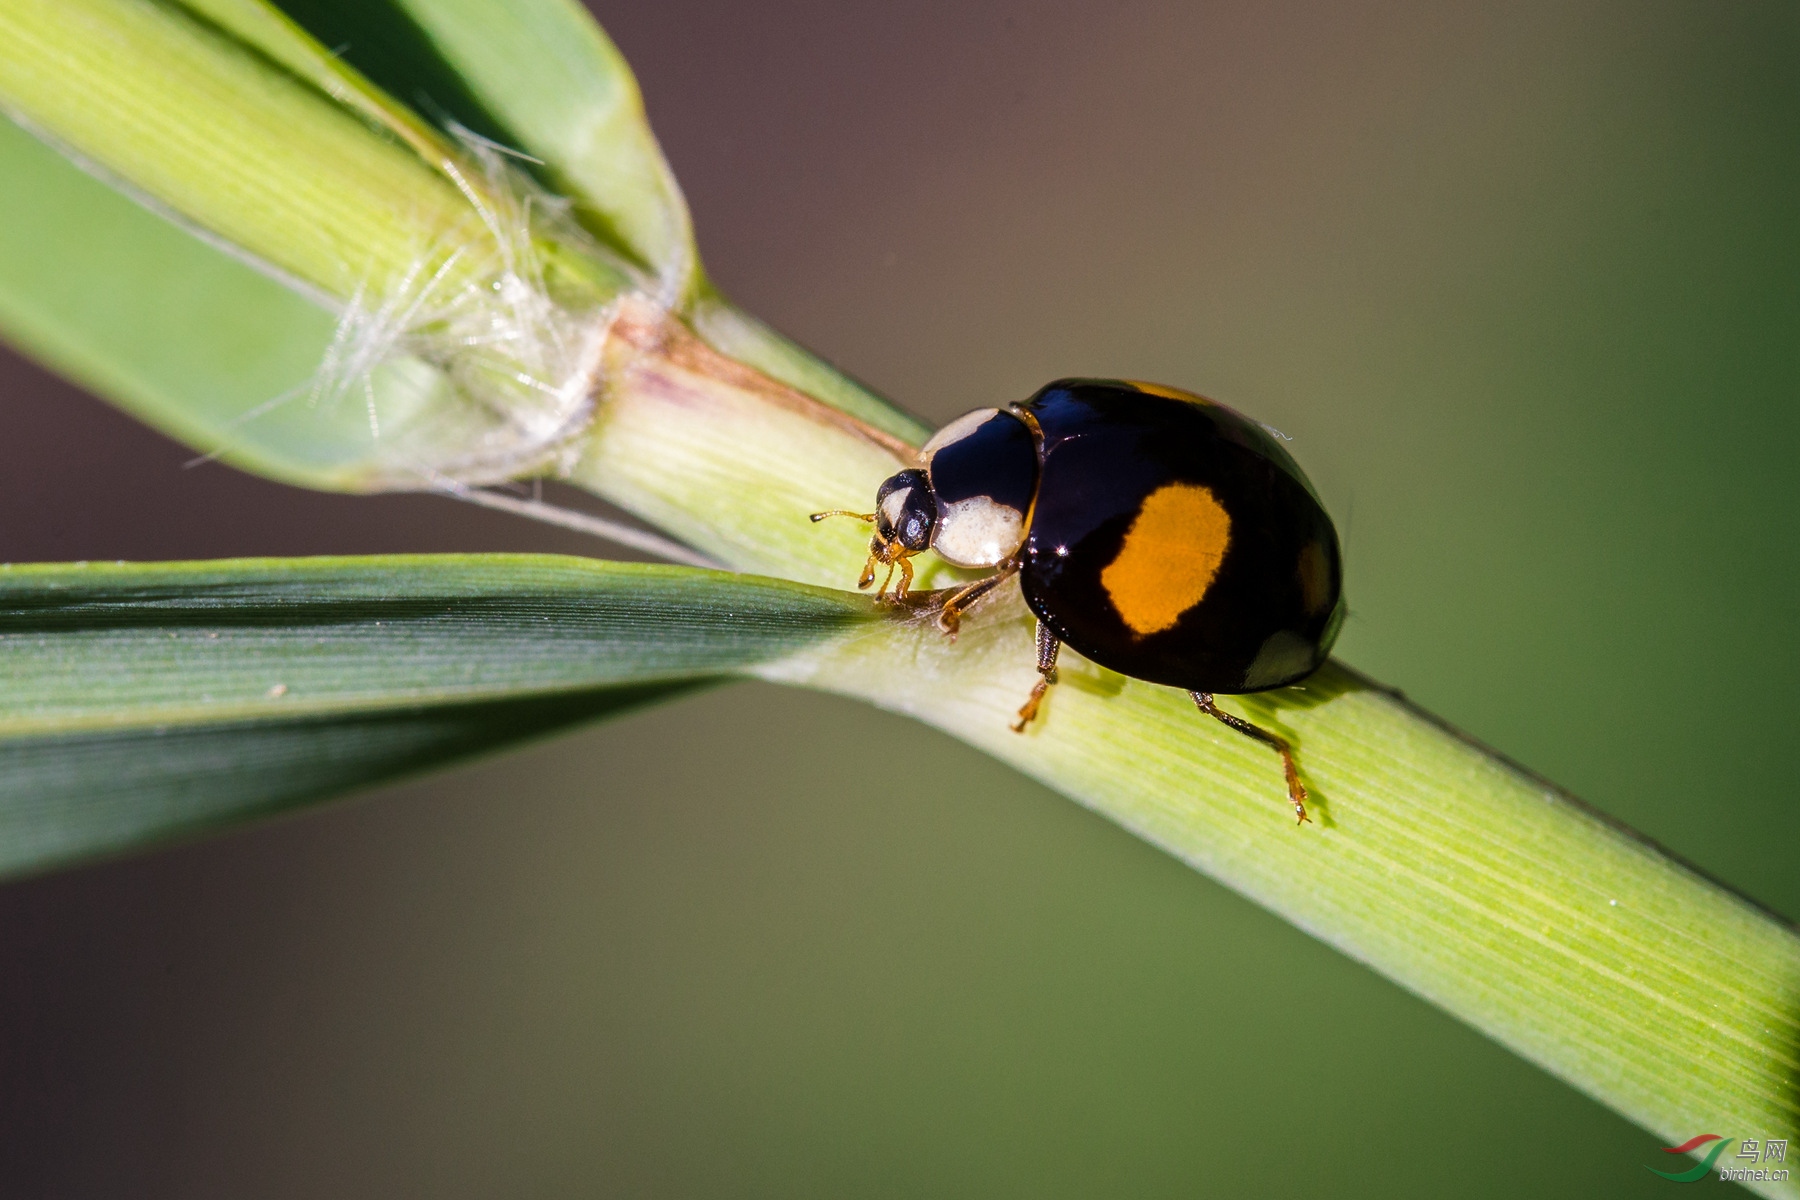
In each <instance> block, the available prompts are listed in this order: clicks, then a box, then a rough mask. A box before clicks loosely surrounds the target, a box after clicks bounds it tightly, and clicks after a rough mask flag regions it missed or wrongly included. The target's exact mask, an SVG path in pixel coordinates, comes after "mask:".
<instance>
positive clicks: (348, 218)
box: [0, 0, 481, 297]
mask: <svg viewBox="0 0 1800 1200" xmlns="http://www.w3.org/2000/svg"><path fill="white" fill-rule="evenodd" d="M0 102H3V103H4V104H5V105H6V106H7V107H8V108H9V109H10V110H11V111H12V112H14V113H16V114H17V115H18V116H20V117H21V118H23V119H24V120H26V121H27V122H29V123H30V124H32V125H33V126H34V127H36V128H39V129H42V130H45V131H47V132H48V133H49V134H51V135H53V136H54V137H56V138H57V139H59V140H60V141H62V142H63V143H65V144H66V145H68V146H69V147H70V148H71V149H73V150H74V151H75V152H76V153H78V154H81V155H83V156H84V157H86V158H87V159H88V160H90V161H91V162H93V163H96V164H98V165H99V166H100V167H102V168H103V169H104V170H106V171H107V172H109V173H111V174H112V175H113V176H115V177H117V178H118V179H119V180H121V181H122V182H123V183H125V184H126V185H128V186H130V187H132V188H135V189H137V190H138V191H139V192H140V193H142V194H143V195H144V196H146V197H147V198H149V199H151V200H153V201H155V202H157V203H159V204H162V205H165V206H167V208H168V209H169V210H170V211H172V212H174V213H178V214H180V215H181V216H182V217H184V218H185V219H187V220H189V221H191V222H193V223H194V224H195V225H196V226H198V227H199V228H202V229H205V230H207V231H209V232H210V233H211V234H213V235H215V236H217V237H219V238H222V239H224V240H225V241H226V242H228V243H230V244H231V245H234V246H237V247H241V248H242V249H243V250H244V251H246V252H247V253H249V254H251V255H254V256H255V257H256V258H257V259H258V260H259V261H261V262H264V263H267V264H270V266H272V267H273V268H274V269H276V270H279V271H282V272H285V273H286V274H287V275H288V276H290V277H291V278H292V279H294V280H295V281H296V282H297V283H299V284H301V285H303V286H306V287H310V288H313V289H316V290H317V291H318V292H319V293H320V294H322V295H325V296H334V297H346V296H350V295H352V294H354V293H355V292H356V291H357V290H358V289H359V288H373V289H375V290H376V291H378V292H379V291H384V290H386V289H388V288H390V287H391V286H392V284H393V282H394V281H396V280H398V279H399V278H400V277H402V276H403V275H405V274H406V273H407V272H408V271H409V270H411V269H412V268H413V267H414V266H415V265H416V264H417V263H418V262H419V260H420V259H421V258H422V257H424V256H427V255H428V253H429V251H430V250H431V249H432V247H433V246H434V244H441V245H445V246H456V245H462V244H464V243H476V242H478V241H479V238H480V234H481V227H480V223H479V221H478V220H477V218H476V215H475V214H474V212H473V211H472V210H471V209H470V208H469V205H468V204H467V202H466V201H465V200H464V199H463V197H462V196H460V195H459V194H458V193H457V191H456V189H455V188H453V187H452V186H451V185H450V183H449V182H448V181H447V180H445V179H443V178H442V177H441V176H440V175H438V174H437V173H436V172H435V171H434V170H432V168H431V167H430V166H428V165H427V164H426V163H425V162H424V161H423V160H421V159H420V158H419V157H418V156H417V155H416V154H414V153H413V152H412V151H411V150H409V149H407V148H406V147H404V146H402V145H399V144H398V143H396V142H394V141H391V140H389V139H387V138H384V137H381V136H379V135H377V134H376V133H374V132H373V131H372V130H371V129H370V128H369V127H368V126H367V125H366V124H365V123H364V122H363V121H362V120H360V119H359V118H358V117H356V116H355V115H353V114H352V113H351V112H350V111H349V110H347V109H346V108H344V107H343V106H342V105H340V104H338V103H336V102H334V101H332V100H330V99H329V98H327V97H325V96H324V95H322V94H320V93H319V92H317V91H315V90H314V89H313V88H312V87H310V86H308V85H306V84H305V83H302V82H301V81H299V80H298V79H296V78H294V77H293V76H292V75H291V74H289V73H288V72H286V71H284V70H282V69H281V68H280V67H279V66H277V65H276V64H275V63H273V62H271V61H270V60H268V59H266V58H264V57H262V56H261V55H259V54H256V53H253V52H252V51H251V50H249V49H248V48H246V47H245V46H243V45H242V44H241V43H238V42H236V41H235V40H233V39H232V38H230V37H229V36H228V35H227V34H225V33H224V32H223V31H221V30H219V29H218V28H217V27H216V26H213V25H211V24H209V23H205V22H202V21H199V20H197V19H196V18H195V17H193V16H192V15H191V14H189V13H187V12H186V11H184V10H182V9H179V8H175V7H172V6H169V5H164V4H158V3H154V2H153V0H13V2H12V3H9V4H6V5H4V6H0Z"/></svg>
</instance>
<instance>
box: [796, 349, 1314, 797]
mask: <svg viewBox="0 0 1800 1200" xmlns="http://www.w3.org/2000/svg"><path fill="white" fill-rule="evenodd" d="M830 516H850V517H855V518H857V519H859V520H864V521H869V522H871V523H872V524H873V525H874V526H875V534H874V537H873V538H872V539H871V540H870V542H869V558H868V561H867V562H866V563H865V564H864V566H863V572H862V577H861V578H860V579H859V580H858V582H857V586H858V587H859V588H867V587H868V586H869V585H870V584H872V583H873V582H874V581H875V574H876V572H877V570H878V569H879V568H881V567H886V569H887V573H886V576H885V578H884V579H883V580H882V584H881V587H880V588H879V589H877V592H876V595H877V597H878V598H880V597H884V596H885V595H886V594H887V590H888V585H889V583H890V582H891V581H892V579H893V576H894V573H895V571H896V570H898V572H899V574H900V582H899V586H898V587H896V588H895V589H894V597H895V599H896V600H904V599H905V598H906V594H907V591H908V589H909V588H910V586H911V584H912V578H913V569H912V566H911V564H910V563H909V562H908V561H907V560H908V559H910V558H911V557H912V556H913V555H915V554H919V553H922V552H923V551H925V550H927V549H930V550H935V551H936V552H937V554H938V556H939V557H940V558H943V559H944V560H946V561H948V562H950V563H953V564H955V565H956V566H959V567H974V568H987V569H991V570H992V572H993V573H992V574H990V575H989V576H987V577H986V578H984V579H980V580H978V581H976V582H974V583H971V584H969V585H967V586H965V587H963V588H960V589H958V590H956V591H955V592H953V593H952V594H951V595H950V596H949V597H948V598H946V599H945V601H944V602H943V605H942V607H941V609H940V610H939V614H938V624H939V627H940V628H941V629H942V630H943V631H944V632H945V633H946V634H949V635H950V636H952V637H954V636H955V634H956V630H957V627H958V624H959V622H960V620H961V616H962V613H963V612H964V610H966V609H967V608H968V607H969V606H970V605H972V604H973V603H975V601H977V600H979V599H980V598H981V597H982V596H984V595H986V594H987V593H988V592H990V591H992V590H993V589H994V588H995V587H996V586H998V585H999V584H1001V583H1002V582H1004V581H1006V580H1008V579H1011V578H1012V577H1014V576H1017V577H1018V579H1019V586H1020V588H1021V590H1022V591H1023V592H1024V595H1025V603H1026V604H1027V605H1029V606H1030V608H1031V611H1032V612H1033V613H1034V614H1035V615H1036V617H1037V659H1038V680H1037V683H1036V684H1035V686H1033V688H1032V690H1031V695H1030V697H1029V698H1028V699H1027V700H1026V701H1025V704H1024V706H1023V707H1022V708H1020V709H1019V714H1018V719H1017V720H1016V721H1014V722H1013V725H1012V728H1013V729H1014V730H1015V731H1017V732H1020V733H1023V732H1024V731H1025V727H1026V726H1027V725H1028V724H1029V723H1030V722H1031V721H1032V720H1033V719H1034V718H1035V717H1036V716H1037V713H1038V708H1039V706H1040V705H1041V704H1042V702H1043V699H1044V695H1045V693H1046V691H1048V689H1049V687H1050V685H1052V684H1054V683H1055V682H1056V657H1057V651H1058V650H1059V649H1060V648H1061V646H1062V645H1063V644H1064V643H1067V644H1068V645H1069V646H1071V647H1073V648H1074V649H1075V650H1077V651H1079V652H1080V653H1081V654H1082V655H1084V656H1085V657H1087V658H1088V659H1090V660H1092V661H1093V662H1096V663H1098V664H1100V665H1101V666H1103V667H1108V668H1111V669H1112V670H1114V671H1118V672H1119V673H1120V674H1123V675H1130V676H1132V677H1134V678H1137V679H1143V680H1146V681H1148V682H1150V683H1158V684H1165V685H1167V686H1170V687H1178V688H1181V689H1182V690H1184V691H1186V692H1187V693H1188V694H1189V695H1190V696H1192V697H1193V700H1194V703H1195V704H1196V705H1198V706H1199V709H1200V711H1201V712H1203V713H1205V714H1207V715H1208V716H1211V717H1214V718H1216V719H1218V720H1219V721H1222V722H1224V723H1225V724H1226V725H1228V726H1230V727H1231V728H1232V729H1235V730H1237V731H1238V732H1240V733H1242V734H1245V735H1246V736H1248V737H1252V738H1255V739H1256V740H1257V741H1260V742H1262V743H1264V744H1265V745H1267V746H1269V747H1270V748H1272V749H1273V750H1275V751H1276V752H1277V753H1278V754H1280V755H1281V759H1282V765H1283V767H1284V768H1285V770H1286V774H1287V789H1288V798H1289V800H1290V801H1291V802H1292V803H1293V806H1294V812H1295V814H1296V815H1297V816H1298V818H1299V819H1300V820H1301V821H1305V820H1307V819H1308V817H1307V815H1306V788H1305V786H1304V785H1303V784H1302V783H1301V782H1300V777H1299V774H1298V773H1297V771H1296V769H1295V765H1294V755H1293V751H1292V749H1291V748H1290V747H1289V745H1288V743H1287V742H1286V741H1285V740H1284V739H1283V738H1281V737H1279V736H1277V735H1276V734H1274V733H1271V732H1269V731H1268V730H1266V729H1262V728H1260V727H1259V726H1256V725H1253V724H1251V723H1250V722H1249V721H1246V720H1244V719H1242V718H1241V717H1236V716H1233V715H1231V714H1230V713H1227V712H1223V711H1221V710H1220V709H1219V708H1218V707H1217V706H1216V705H1215V704H1214V703H1213V697H1214V696H1215V695H1218V694H1242V693H1247V692H1260V691H1266V690H1268V689H1270V688H1278V687H1284V686H1286V685H1288V684H1291V683H1294V682H1297V681H1298V680H1301V679H1304V678H1306V677H1307V676H1308V675H1310V674H1312V673H1313V672H1314V671H1315V670H1317V669H1318V668H1319V666H1320V664H1322V663H1323V662H1324V661H1325V657H1326V655H1327V654H1328V653H1329V652H1330V650H1331V644H1332V642H1333V641H1335V640H1336V638H1337V633H1338V628H1339V626H1340V625H1342V623H1343V618H1344V599H1343V588H1342V581H1343V567H1342V560H1341V556H1340V552H1339V548H1338V539H1337V531H1336V529H1335V528H1334V527H1333V526H1332V523H1331V518H1330V517H1329V516H1328V515H1327V514H1326V512H1325V508H1324V506H1323V505H1322V504H1321V503H1320V502H1319V498H1318V496H1317V495H1316V494H1315V493H1314V492H1313V489H1312V485H1311V484H1310V483H1308V482H1307V479H1306V476H1305V475H1304V474H1302V473H1301V471H1300V468H1299V466H1298V465H1296V464H1295V462H1294V460H1293V458H1292V457H1290V456H1289V454H1288V453H1287V451H1286V450H1285V449H1283V448H1282V446H1281V443H1280V441H1279V440H1277V438H1276V437H1274V436H1272V435H1271V434H1270V432H1269V430H1268V429H1267V428H1265V427H1264V426H1262V425H1259V424H1258V423H1256V422H1255V421H1252V420H1250V419H1249V418H1247V417H1245V416H1243V415H1242V414H1240V413H1237V412H1235V411H1233V410H1232V409H1229V408H1227V407H1225V406H1224V405H1223V404H1218V403H1215V402H1214V401H1211V400H1207V399H1205V398H1204V397H1201V396H1196V395H1193V394H1192V393H1189V392H1183V391H1178V390H1177V389H1175V388H1169V387H1163V386H1160V385H1157V384H1150V383H1140V382H1137V381H1131V380H1114V379H1060V380H1057V381H1056V382H1055V383H1052V384H1050V385H1049V386H1047V387H1045V388H1043V389H1042V390H1040V391H1039V392H1038V393H1037V394H1036V395H1034V396H1032V397H1031V398H1030V399H1029V400H1026V401H1025V402H1024V403H1022V404H1014V405H1010V406H1008V407H1007V408H1004V409H1000V408H978V409H976V410H975V411H974V412H971V413H968V414H966V415H964V416H962V417H959V418H957V419H956V420H954V421H952V422H950V424H948V425H946V426H944V427H943V428H942V429H940V430H938V432H937V433H936V434H935V435H933V436H932V438H931V440H930V441H928V442H926V443H925V446H924V448H923V449H922V450H920V451H919V465H918V466H917V467H914V468H910V469H908V470H904V471H901V472H899V473H898V474H896V475H894V476H892V477H891V478H889V479H887V480H886V481H884V482H883V483H882V484H881V486H880V488H879V489H878V490H877V491H876V494H875V511H874V512H872V513H855V512H847V511H841V510H838V511H833V512H828V513H815V514H813V517H812V519H813V520H814V521H820V520H823V519H825V518H826V517H830Z"/></svg>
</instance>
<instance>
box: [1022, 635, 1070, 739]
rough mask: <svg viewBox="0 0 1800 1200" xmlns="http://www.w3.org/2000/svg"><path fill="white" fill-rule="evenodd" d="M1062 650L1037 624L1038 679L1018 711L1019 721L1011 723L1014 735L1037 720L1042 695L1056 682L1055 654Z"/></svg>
mask: <svg viewBox="0 0 1800 1200" xmlns="http://www.w3.org/2000/svg"><path fill="white" fill-rule="evenodd" d="M1061 649H1062V643H1061V642H1059V641H1057V640H1056V635H1055V634H1053V633H1051V632H1050V630H1049V629H1048V628H1046V627H1045V625H1044V623H1043V622H1042V621H1039V622H1038V623H1037V656H1038V679H1037V682H1036V683H1034V684H1032V685H1031V695H1030V696H1028V697H1026V699H1025V703H1024V705H1023V706H1022V707H1021V708H1020V709H1019V719H1018V720H1016V721H1014V722H1013V723H1012V731H1013V732H1014V733H1024V732H1025V727H1026V726H1027V725H1029V724H1031V723H1032V721H1034V720H1036V719H1037V715H1038V705H1040V704H1042V703H1043V702H1044V693H1045V692H1047V691H1049V690H1050V685H1051V684H1053V683H1055V682H1056V652H1057V651H1058V650H1061Z"/></svg>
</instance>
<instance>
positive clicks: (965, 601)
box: [938, 561, 1019, 641]
mask: <svg viewBox="0 0 1800 1200" xmlns="http://www.w3.org/2000/svg"><path fill="white" fill-rule="evenodd" d="M1018 573H1019V564H1018V562H1017V561H1013V562H1008V563H1002V564H1001V565H1000V570H999V571H998V572H997V573H996V574H993V575H989V576H988V577H987V578H986V579H977V580H976V581H975V582H974V583H971V584H969V585H968V586H967V587H964V588H962V589H960V590H958V591H956V592H953V593H951V596H950V598H949V599H948V600H946V601H944V606H943V607H942V608H940V609H939V610H938V628H939V629H941V630H943V631H944V633H945V635H946V636H948V637H949V638H950V640H951V641H955V640H956V631H957V630H958V629H960V628H961V627H962V615H963V610H964V609H966V608H968V607H970V606H971V605H973V604H974V603H975V602H976V601H977V600H979V599H981V598H982V597H983V596H985V595H987V594H988V593H989V592H991V591H993V590H994V589H995V588H996V587H998V586H999V585H1000V584H1002V583H1005V582H1006V581H1007V580H1008V579H1011V578H1012V577H1013V576H1014V575H1017V574H1018Z"/></svg>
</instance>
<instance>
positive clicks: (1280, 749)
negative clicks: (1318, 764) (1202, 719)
mask: <svg viewBox="0 0 1800 1200" xmlns="http://www.w3.org/2000/svg"><path fill="white" fill-rule="evenodd" d="M1188 695H1190V696H1192V697H1193V698H1194V703H1195V704H1197V705H1199V706H1200V711H1201V712H1203V713H1205V714H1206V715H1207V716H1209V717H1213V718H1216V719H1217V720H1219V721H1221V722H1223V723H1224V724H1226V725H1229V726H1231V727H1232V728H1233V729H1235V730H1237V731H1238V732H1239V733H1241V734H1243V735H1244V736H1245V737H1252V738H1255V739H1256V740H1257V741H1259V742H1261V743H1262V744H1263V745H1265V746H1268V747H1270V748H1271V749H1273V750H1274V751H1275V753H1277V754H1279V755H1281V767H1282V770H1284V771H1285V772H1287V789H1288V800H1289V801H1290V802H1292V804H1293V806H1294V815H1295V816H1297V817H1299V818H1300V820H1302V821H1310V820H1312V818H1311V817H1309V816H1307V815H1306V785H1305V784H1303V783H1301V782H1300V771H1299V768H1298V767H1296V766H1295V765H1294V749H1293V747H1292V746H1289V745H1288V744H1287V739H1286V738H1283V737H1277V736H1276V735H1275V734H1272V733H1270V732H1269V731H1268V730H1266V729H1263V728H1262V727H1260V726H1257V725H1252V724H1251V723H1250V722H1248V721H1246V720H1244V718H1242V717H1234V716H1232V715H1231V714H1230V713H1228V712H1225V711H1224V710H1222V709H1220V708H1219V706H1218V705H1216V704H1214V703H1213V697H1212V693H1211V692H1189V693H1188Z"/></svg>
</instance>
